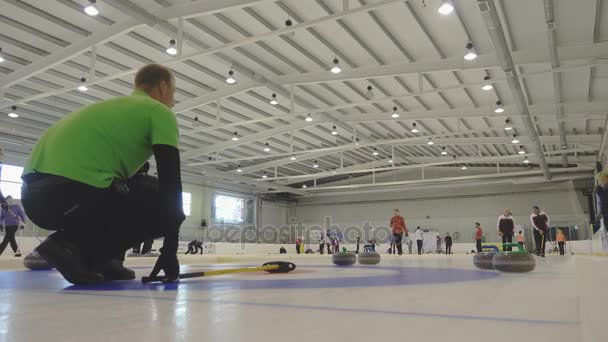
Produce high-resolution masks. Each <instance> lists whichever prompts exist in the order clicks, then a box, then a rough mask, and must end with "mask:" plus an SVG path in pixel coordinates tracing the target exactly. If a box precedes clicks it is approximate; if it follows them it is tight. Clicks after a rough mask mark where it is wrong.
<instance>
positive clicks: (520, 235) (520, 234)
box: [517, 230, 526, 248]
mask: <svg viewBox="0 0 608 342" xmlns="http://www.w3.org/2000/svg"><path fill="white" fill-rule="evenodd" d="M517 243H519V244H520V245H521V247H522V248H525V247H526V243H525V242H524V232H523V231H521V230H520V231H519V232H518V233H517Z"/></svg>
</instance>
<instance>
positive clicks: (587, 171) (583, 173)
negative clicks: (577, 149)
mask: <svg viewBox="0 0 608 342" xmlns="http://www.w3.org/2000/svg"><path fill="white" fill-rule="evenodd" d="M591 170H592V168H589V167H572V168H561V169H552V170H551V172H555V173H565V174H575V173H579V175H572V176H561V177H557V178H556V179H555V180H553V181H564V180H572V179H574V178H576V179H581V178H591V177H593V174H592V173H591ZM540 174H542V171H519V172H506V173H499V174H496V173H494V174H483V175H474V176H460V177H442V178H430V179H421V180H408V181H397V182H379V183H378V182H374V183H367V184H349V185H335V186H317V187H309V188H307V189H306V192H308V193H314V192H322V191H336V190H354V189H363V188H377V187H395V186H400V185H411V186H415V185H424V184H429V183H431V184H438V183H451V184H454V183H456V182H463V181H473V180H482V179H496V178H498V179H502V178H505V179H509V181H510V182H513V183H515V182H517V179H516V178H517V177H527V176H535V175H540ZM544 180H545V181H550V180H547V179H546V178H544ZM530 181H531V182H538V180H530ZM477 184H479V183H477ZM331 194H336V193H335V192H333V193H331Z"/></svg>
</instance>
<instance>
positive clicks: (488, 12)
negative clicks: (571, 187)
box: [477, 0, 608, 180]
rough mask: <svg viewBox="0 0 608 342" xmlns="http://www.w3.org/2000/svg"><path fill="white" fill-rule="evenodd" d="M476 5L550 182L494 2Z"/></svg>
mask: <svg viewBox="0 0 608 342" xmlns="http://www.w3.org/2000/svg"><path fill="white" fill-rule="evenodd" d="M477 5H478V7H479V10H480V11H481V17H482V19H483V21H484V23H485V25H486V28H487V30H488V33H489V35H490V40H491V41H492V43H493V45H494V49H495V50H496V56H497V58H498V61H499V64H500V66H501V67H502V70H503V71H504V72H505V75H506V76H507V84H508V85H509V89H510V90H511V95H512V96H513V99H514V100H515V104H516V106H517V108H518V109H519V110H518V112H519V113H521V114H522V118H523V122H524V126H525V127H526V130H527V131H528V136H530V138H531V139H532V141H533V148H534V151H535V153H536V155H537V156H538V163H539V164H540V168H541V170H542V171H543V174H544V176H545V178H546V179H547V180H551V172H550V171H549V166H548V165H547V161H546V160H545V155H544V154H543V147H542V145H541V142H540V139H539V138H538V133H537V132H536V128H535V127H534V123H533V122H532V116H531V115H530V111H529V109H528V103H527V102H526V98H525V96H524V93H523V90H522V86H521V83H520V80H519V78H518V76H517V68H515V64H514V60H513V56H512V54H511V51H510V50H509V47H508V46H507V38H506V37H505V33H504V31H503V29H502V26H501V23H500V19H499V17H498V12H497V11H496V5H495V4H494V0H477ZM606 46H608V45H606Z"/></svg>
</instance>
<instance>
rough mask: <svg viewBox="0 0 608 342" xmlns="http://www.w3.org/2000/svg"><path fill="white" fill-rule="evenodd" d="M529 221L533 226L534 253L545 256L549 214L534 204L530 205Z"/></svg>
mask: <svg viewBox="0 0 608 342" xmlns="http://www.w3.org/2000/svg"><path fill="white" fill-rule="evenodd" d="M530 222H531V223H532V227H533V228H534V241H535V242H536V255H538V256H540V257H543V258H544V257H545V244H546V243H547V235H545V233H546V232H547V229H548V228H549V223H550V222H551V221H550V220H549V216H548V215H547V214H546V213H545V212H544V211H541V210H540V208H539V207H538V206H537V205H535V206H532V214H531V215H530Z"/></svg>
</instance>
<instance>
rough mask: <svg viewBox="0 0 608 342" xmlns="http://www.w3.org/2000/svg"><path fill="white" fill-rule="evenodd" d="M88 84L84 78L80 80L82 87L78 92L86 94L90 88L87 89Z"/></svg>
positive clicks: (80, 86) (79, 87)
mask: <svg viewBox="0 0 608 342" xmlns="http://www.w3.org/2000/svg"><path fill="white" fill-rule="evenodd" d="M86 82H87V79H86V78H84V77H82V78H81V79H80V85H79V86H78V90H80V91H81V92H83V93H84V92H85V91H87V90H89V88H87V86H86V85H85V83H86Z"/></svg>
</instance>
